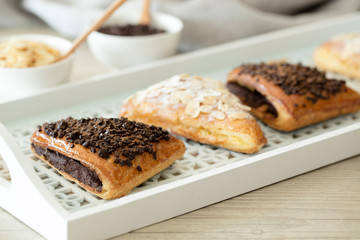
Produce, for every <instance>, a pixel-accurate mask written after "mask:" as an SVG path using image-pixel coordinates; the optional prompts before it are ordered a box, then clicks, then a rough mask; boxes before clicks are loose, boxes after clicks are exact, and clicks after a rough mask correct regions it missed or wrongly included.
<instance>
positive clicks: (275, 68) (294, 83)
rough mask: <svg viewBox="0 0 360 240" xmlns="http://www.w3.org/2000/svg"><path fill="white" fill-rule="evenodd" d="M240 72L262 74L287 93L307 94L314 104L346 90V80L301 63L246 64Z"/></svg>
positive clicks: (253, 74)
mask: <svg viewBox="0 0 360 240" xmlns="http://www.w3.org/2000/svg"><path fill="white" fill-rule="evenodd" d="M240 74H250V75H251V76H253V77H254V76H261V77H263V78H265V79H266V80H267V81H269V82H273V83H274V84H275V85H277V86H279V87H281V88H282V89H283V90H284V92H285V93H286V94H287V95H291V94H298V95H306V96H307V97H306V98H307V100H309V101H310V102H312V103H313V104H314V103H316V102H317V101H318V100H319V99H328V98H329V97H330V96H331V95H335V94H337V93H339V92H341V91H345V88H344V86H345V81H342V80H336V79H327V78H326V76H325V72H321V71H318V70H317V69H316V68H311V67H306V66H303V65H302V64H301V63H299V64H290V63H273V64H265V63H260V64H244V65H242V66H241V71H240V72H239V75H240Z"/></svg>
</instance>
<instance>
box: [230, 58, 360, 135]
mask: <svg viewBox="0 0 360 240" xmlns="http://www.w3.org/2000/svg"><path fill="white" fill-rule="evenodd" d="M285 65H286V64H285ZM287 65H288V66H290V65H289V64H287ZM299 66H300V67H302V66H301V65H299ZM293 67H296V66H295V65H293ZM243 70H244V67H243V66H241V67H239V68H236V69H234V70H233V71H232V72H230V73H229V74H228V80H227V81H228V87H229V83H230V84H231V83H236V84H237V85H238V86H242V87H245V88H246V89H250V90H251V91H252V92H257V93H260V94H261V96H262V97H265V98H266V100H267V101H268V102H269V103H270V104H271V106H273V108H274V109H275V111H276V113H277V116H276V115H275V114H272V113H271V112H268V111H267V109H268V107H267V106H266V105H265V104H262V105H260V106H257V107H252V109H251V113H252V114H253V115H254V116H255V117H257V118H259V119H260V120H262V121H263V122H264V123H265V124H267V125H269V126H270V127H272V128H275V129H277V130H281V131H292V130H295V129H298V128H301V127H304V126H307V125H310V124H313V123H317V122H320V121H323V120H326V119H329V118H332V117H335V116H339V115H342V114H346V113H351V112H356V111H358V110H360V95H359V93H357V92H355V91H354V90H352V89H350V88H349V87H347V86H346V85H345V84H340V85H341V86H340V89H341V90H340V92H338V93H336V94H333V95H332V94H329V95H328V96H327V98H326V99H325V98H315V97H314V96H312V95H309V94H303V95H301V94H296V93H295V94H289V93H288V94H287V93H285V91H284V89H283V88H281V87H280V86H279V85H276V84H275V83H274V82H272V81H268V80H267V78H266V77H264V76H263V75H261V74H255V73H249V72H246V71H245V72H244V71H243ZM312 71H316V70H315V69H312ZM298 72H300V71H298ZM300 74H301V73H300ZM285 75H286V74H285ZM295 77H296V76H295ZM308 78H310V76H308ZM310 84H311V83H309V85H310ZM231 91H232V92H233V93H235V94H236V91H235V90H231ZM289 91H291V89H289ZM236 95H237V96H238V97H239V98H240V99H242V101H243V102H246V100H245V99H244V95H242V94H236Z"/></svg>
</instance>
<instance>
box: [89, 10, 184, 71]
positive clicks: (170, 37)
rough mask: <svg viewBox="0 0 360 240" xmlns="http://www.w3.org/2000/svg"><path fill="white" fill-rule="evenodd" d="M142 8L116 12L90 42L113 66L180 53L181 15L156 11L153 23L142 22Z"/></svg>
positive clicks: (101, 59)
mask: <svg viewBox="0 0 360 240" xmlns="http://www.w3.org/2000/svg"><path fill="white" fill-rule="evenodd" d="M139 18H140V13H139V12H124V11H119V12H116V13H115V14H113V15H112V16H111V17H110V18H109V19H108V20H107V21H106V22H105V23H104V24H103V25H102V26H101V27H100V28H99V29H98V30H97V31H94V32H92V33H91V34H90V35H89V37H88V38H87V42H88V45H89V48H90V50H91V52H92V54H93V55H94V56H95V58H96V59H97V60H98V61H99V62H101V63H102V64H104V65H106V66H108V67H111V68H118V69H121V68H125V67H130V66H134V65H137V64H142V63H146V62H150V61H153V60H157V59H161V58H166V57H169V56H172V55H174V54H175V53H176V49H177V46H178V42H179V38H180V35H181V32H182V29H183V23H182V21H181V20H180V19H178V18H176V17H174V16H172V15H168V14H165V13H153V14H152V21H151V24H150V25H143V24H139Z"/></svg>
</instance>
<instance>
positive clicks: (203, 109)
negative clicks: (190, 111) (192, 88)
mask: <svg viewBox="0 0 360 240" xmlns="http://www.w3.org/2000/svg"><path fill="white" fill-rule="evenodd" d="M212 110H213V106H211V105H202V106H200V112H202V113H211V112H212Z"/></svg>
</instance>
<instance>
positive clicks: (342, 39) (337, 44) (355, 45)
mask: <svg viewBox="0 0 360 240" xmlns="http://www.w3.org/2000/svg"><path fill="white" fill-rule="evenodd" d="M314 62H315V65H316V67H317V68H319V69H321V70H324V71H329V72H335V73H340V74H343V75H345V76H347V77H350V78H356V79H358V80H360V33H350V34H343V35H340V36H336V37H333V38H331V39H330V40H329V41H327V42H325V43H324V44H322V45H321V46H320V47H318V48H317V49H316V51H315V53H314Z"/></svg>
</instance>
